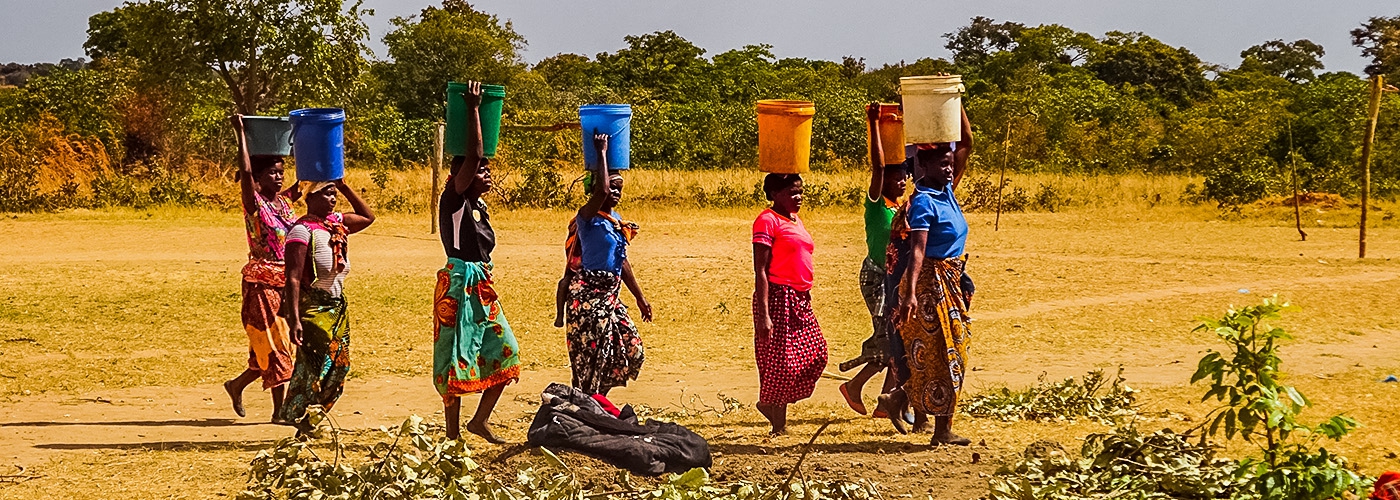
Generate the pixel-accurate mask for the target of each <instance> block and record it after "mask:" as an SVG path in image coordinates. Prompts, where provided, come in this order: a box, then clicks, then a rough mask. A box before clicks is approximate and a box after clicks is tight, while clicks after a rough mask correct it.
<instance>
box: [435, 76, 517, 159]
mask: <svg viewBox="0 0 1400 500" xmlns="http://www.w3.org/2000/svg"><path fill="white" fill-rule="evenodd" d="M466 90H467V84H465V83H458V82H448V83H447V129H446V130H444V131H443V135H444V136H445V137H444V138H443V139H444V140H445V141H446V144H445V147H446V148H447V154H449V155H452V156H460V155H464V154H467V136H466V128H467V103H466V102H464V101H463V100H462V93H463V92H466ZM505 100H506V88H505V87H503V86H500V85H487V84H482V85H481V108H480V111H479V113H480V115H481V148H482V150H483V151H484V152H485V153H486V157H487V158H493V157H495V156H496V144H498V143H499V142H500V139H501V106H502V105H504V104H505Z"/></svg>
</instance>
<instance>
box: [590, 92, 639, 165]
mask: <svg viewBox="0 0 1400 500" xmlns="http://www.w3.org/2000/svg"><path fill="white" fill-rule="evenodd" d="M578 120H579V125H581V126H582V128H583V164H584V166H585V167H586V168H588V169H589V170H593V169H596V168H598V152H597V151H595V150H594V149H593V131H594V130H597V131H598V132H603V133H606V134H608V170H627V169H628V168H629V167H631V166H632V105H630V104H587V105H583V106H579V108H578Z"/></svg>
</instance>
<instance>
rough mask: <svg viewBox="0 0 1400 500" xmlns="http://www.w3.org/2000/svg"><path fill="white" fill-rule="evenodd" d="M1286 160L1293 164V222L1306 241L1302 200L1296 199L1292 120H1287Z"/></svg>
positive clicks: (1295, 158)
mask: <svg viewBox="0 0 1400 500" xmlns="http://www.w3.org/2000/svg"><path fill="white" fill-rule="evenodd" d="M1288 162H1289V164H1290V165H1292V166H1293V224H1294V225H1295V226H1297V227H1298V237H1300V238H1302V240H1303V241H1308V233H1305V232H1303V209H1302V205H1303V203H1302V201H1300V200H1298V157H1297V156H1294V153H1293V122H1291V121H1290V122H1288Z"/></svg>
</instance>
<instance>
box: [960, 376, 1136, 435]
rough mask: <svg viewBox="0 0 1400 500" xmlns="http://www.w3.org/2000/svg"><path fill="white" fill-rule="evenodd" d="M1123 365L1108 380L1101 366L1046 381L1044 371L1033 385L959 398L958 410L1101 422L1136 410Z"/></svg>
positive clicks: (985, 415)
mask: <svg viewBox="0 0 1400 500" xmlns="http://www.w3.org/2000/svg"><path fill="white" fill-rule="evenodd" d="M1123 382H1124V379H1123V369H1122V368H1119V369H1118V373H1117V374H1116V375H1114V376H1113V379H1112V380H1111V381H1110V380H1109V378H1108V377H1106V376H1104V372H1103V370H1094V371H1091V372H1089V373H1087V374H1085V375H1084V376H1083V377H1081V378H1080V379H1079V380H1076V379H1074V378H1073V377H1070V378H1067V379H1064V380H1062V381H1059V382H1047V381H1046V380H1045V375H1043V374H1042V375H1041V376H1040V379H1039V380H1038V381H1037V382H1036V384H1035V385H1034V386H1031V387H1027V388H1026V389H1024V390H1020V391H1015V390H1011V389H1010V388H1007V387H1001V388H997V389H993V390H991V391H986V392H982V393H980V394H977V395H974V396H972V397H970V398H967V399H966V400H964V401H963V403H962V405H961V407H960V408H959V410H961V411H962V412H963V413H965V414H968V415H971V416H973V417H981V418H995V419H998V420H1001V421H1005V422H1010V421H1016V420H1027V421H1056V420H1073V419H1076V418H1087V419H1090V420H1097V421H1099V422H1103V423H1109V422H1112V421H1113V420H1115V419H1120V418H1123V417H1130V416H1133V415H1136V414H1137V410H1136V407H1135V404H1136V397H1135V396H1134V395H1135V394H1136V392H1137V391H1134V390H1133V389H1132V388H1131V387H1128V386H1127V385H1126V384H1124V383H1123Z"/></svg>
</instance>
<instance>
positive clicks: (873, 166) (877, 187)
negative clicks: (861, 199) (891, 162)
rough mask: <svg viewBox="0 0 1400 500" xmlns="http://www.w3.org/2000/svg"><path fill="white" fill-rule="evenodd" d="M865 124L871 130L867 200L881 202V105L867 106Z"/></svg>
mask: <svg viewBox="0 0 1400 500" xmlns="http://www.w3.org/2000/svg"><path fill="white" fill-rule="evenodd" d="M865 122H866V126H867V127H868V128H869V130H870V190H869V191H867V192H866V194H865V196H866V199H868V200H870V201H880V197H881V196H883V193H884V183H885V149H884V145H883V144H882V143H881V141H880V103H879V102H872V103H870V104H868V105H866V106H865Z"/></svg>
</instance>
